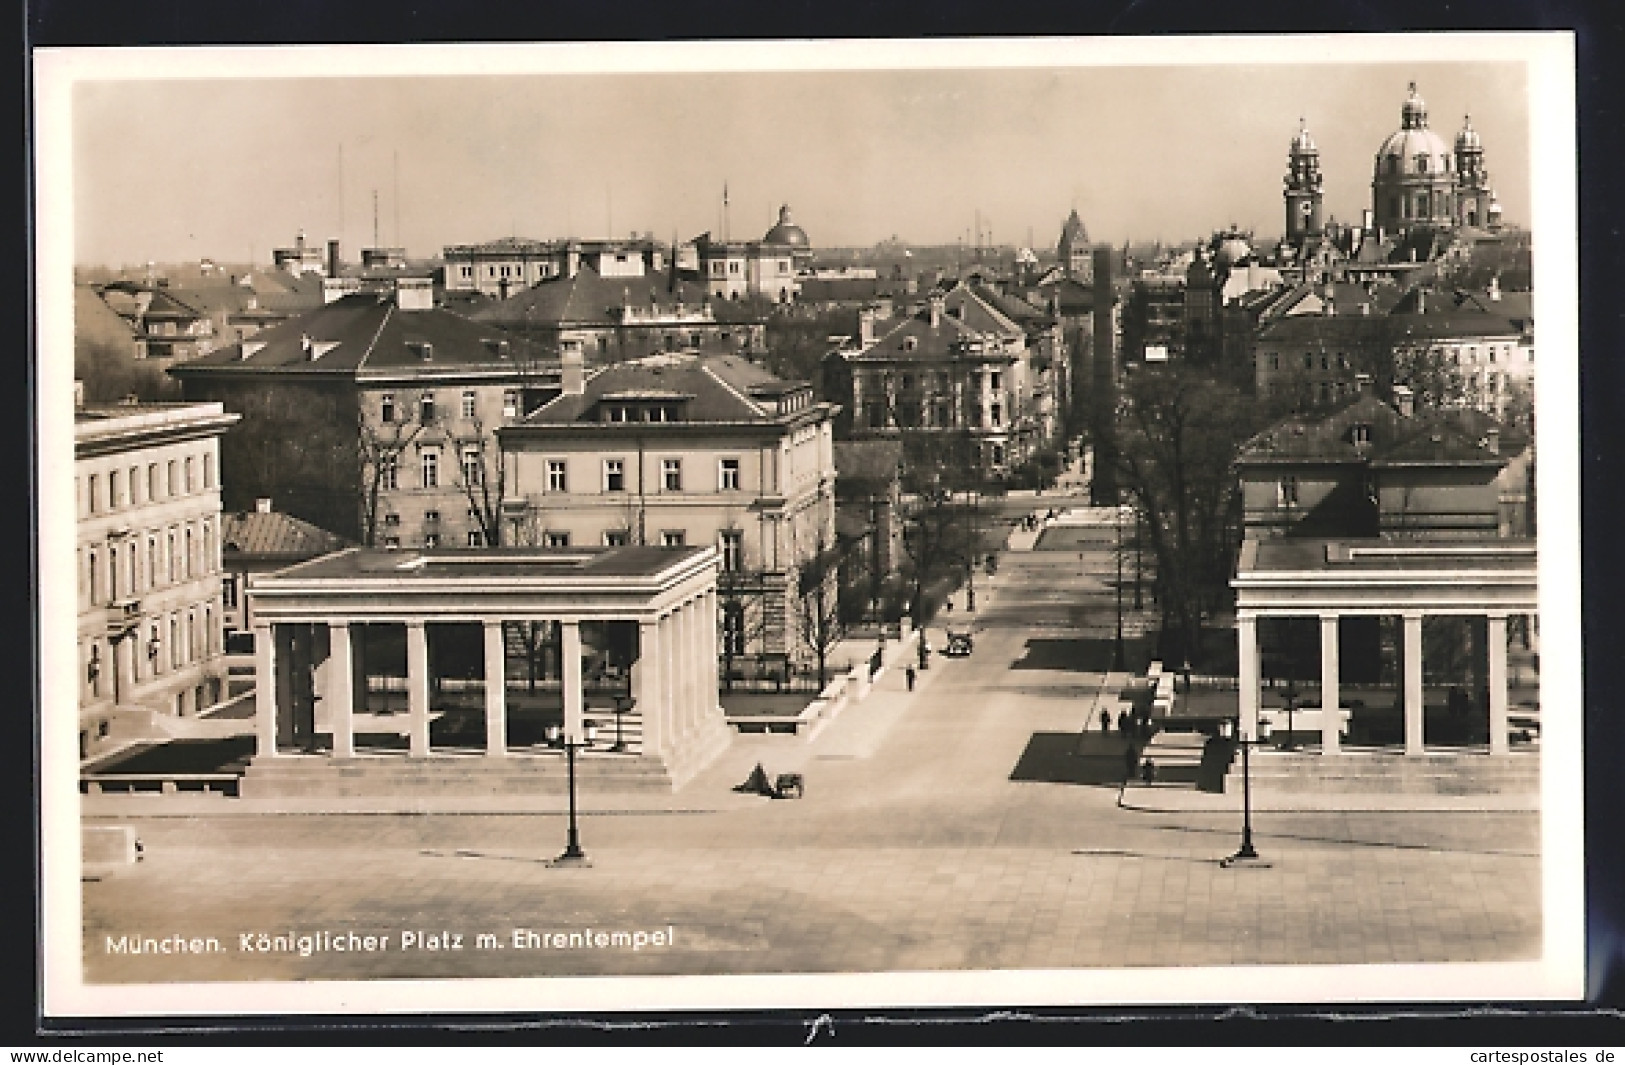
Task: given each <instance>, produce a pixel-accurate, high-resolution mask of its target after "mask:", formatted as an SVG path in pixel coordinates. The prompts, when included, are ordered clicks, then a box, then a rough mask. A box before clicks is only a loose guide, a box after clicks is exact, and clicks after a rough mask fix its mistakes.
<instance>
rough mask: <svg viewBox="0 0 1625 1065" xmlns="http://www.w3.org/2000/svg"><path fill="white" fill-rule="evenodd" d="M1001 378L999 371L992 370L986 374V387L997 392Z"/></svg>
mask: <svg viewBox="0 0 1625 1065" xmlns="http://www.w3.org/2000/svg"><path fill="white" fill-rule="evenodd" d="M1001 380H1002V377H1001V376H1000V374H999V371H997V370H994V371H993V372H992V373H990V374H988V375H987V387H989V388H991V389H992V390H993V391H995V392H997V391H998V390H999V382H1000V381H1001Z"/></svg>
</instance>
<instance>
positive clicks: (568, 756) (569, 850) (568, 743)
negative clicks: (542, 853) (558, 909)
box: [548, 722, 593, 865]
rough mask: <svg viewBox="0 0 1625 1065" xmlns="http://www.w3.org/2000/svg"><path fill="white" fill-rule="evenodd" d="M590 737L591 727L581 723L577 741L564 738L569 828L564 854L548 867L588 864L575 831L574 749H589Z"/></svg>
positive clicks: (568, 737) (579, 836) (579, 837)
mask: <svg viewBox="0 0 1625 1065" xmlns="http://www.w3.org/2000/svg"><path fill="white" fill-rule="evenodd" d="M592 737H593V726H592V725H591V724H589V723H587V722H582V725H581V739H580V740H579V741H578V740H575V739H572V738H571V737H570V735H569V734H568V733H566V734H565V736H564V764H565V773H566V776H567V778H568V781H569V792H570V827H569V829H568V831H567V833H566V835H565V842H564V853H563V854H560V855H559V856H558V857H557V858H554V859H553V860H552V861H551V862H549V863H548V864H550V865H586V864H588V861H587V854H586V852H585V851H583V850H582V849H581V834H580V832H579V831H577V829H576V748H577V747H583V748H585V747H591V746H592Z"/></svg>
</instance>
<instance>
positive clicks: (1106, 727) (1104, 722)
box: [1100, 710, 1112, 732]
mask: <svg viewBox="0 0 1625 1065" xmlns="http://www.w3.org/2000/svg"><path fill="white" fill-rule="evenodd" d="M1111 730H1112V715H1111V711H1110V710H1102V711H1101V712H1100V731H1102V732H1110V731H1111Z"/></svg>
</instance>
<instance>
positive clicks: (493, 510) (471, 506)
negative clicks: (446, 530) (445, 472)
mask: <svg viewBox="0 0 1625 1065" xmlns="http://www.w3.org/2000/svg"><path fill="white" fill-rule="evenodd" d="M467 424H468V426H469V431H468V432H467V433H465V434H455V433H454V434H453V435H452V436H451V443H452V446H453V447H455V448H456V449H457V456H456V458H457V467H456V472H455V473H454V474H453V475H452V476H453V478H454V479H455V482H456V484H457V486H458V487H459V488H461V489H462V490H463V495H464V496H466V497H467V499H468V512H469V513H470V514H471V515H473V517H474V521H475V523H476V524H477V525H479V530H480V539H481V543H483V544H484V545H485V546H486V547H501V546H502V545H503V543H504V542H505V538H504V531H503V513H502V493H503V487H504V486H505V485H506V484H507V483H508V456H507V453H506V452H504V451H503V450H502V447H501V445H500V444H499V443H498V442H497V438H496V434H495V433H494V432H487V431H486V429H485V424H484V422H482V421H481V420H480V419H479V418H474V419H472V420H470V421H469V422H468V423H467Z"/></svg>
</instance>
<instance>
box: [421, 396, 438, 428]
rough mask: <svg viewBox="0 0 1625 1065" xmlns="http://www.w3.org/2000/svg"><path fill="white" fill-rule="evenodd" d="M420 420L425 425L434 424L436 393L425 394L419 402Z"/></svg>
mask: <svg viewBox="0 0 1625 1065" xmlns="http://www.w3.org/2000/svg"><path fill="white" fill-rule="evenodd" d="M418 420H419V421H421V422H422V423H423V424H424V425H433V424H434V393H433V392H425V393H423V398H422V399H420V400H418Z"/></svg>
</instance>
